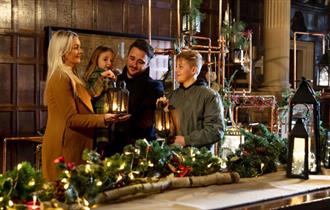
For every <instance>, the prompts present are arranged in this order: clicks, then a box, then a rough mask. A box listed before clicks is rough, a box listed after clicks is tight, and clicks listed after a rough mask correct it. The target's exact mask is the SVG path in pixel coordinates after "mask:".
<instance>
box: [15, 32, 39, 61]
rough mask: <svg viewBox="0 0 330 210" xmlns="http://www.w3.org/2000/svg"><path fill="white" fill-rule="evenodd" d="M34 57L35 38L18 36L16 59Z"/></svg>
mask: <svg viewBox="0 0 330 210" xmlns="http://www.w3.org/2000/svg"><path fill="white" fill-rule="evenodd" d="M35 56H36V49H35V37H24V36H19V38H18V57H20V58H34V57H35Z"/></svg>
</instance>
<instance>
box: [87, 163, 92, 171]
mask: <svg viewBox="0 0 330 210" xmlns="http://www.w3.org/2000/svg"><path fill="white" fill-rule="evenodd" d="M85 172H86V173H90V172H92V169H91V165H90V164H86V166H85Z"/></svg>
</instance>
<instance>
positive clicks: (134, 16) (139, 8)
mask: <svg viewBox="0 0 330 210" xmlns="http://www.w3.org/2000/svg"><path fill="white" fill-rule="evenodd" d="M144 12H146V13H148V11H147V7H144V6H143V4H130V5H127V21H128V22H129V24H128V25H127V32H128V33H131V34H144V33H145V32H144V33H143V31H142V27H143V25H144V24H148V23H147V22H145V20H143V13H144ZM141 20H143V22H142V23H141Z"/></svg>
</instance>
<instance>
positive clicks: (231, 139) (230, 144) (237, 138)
mask: <svg viewBox="0 0 330 210" xmlns="http://www.w3.org/2000/svg"><path fill="white" fill-rule="evenodd" d="M243 143H244V136H243V135H241V132H240V130H239V128H237V127H231V128H227V129H226V132H225V136H224V141H223V144H222V147H226V148H229V149H231V150H232V151H235V150H237V149H239V145H240V144H243Z"/></svg>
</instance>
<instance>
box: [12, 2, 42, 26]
mask: <svg viewBox="0 0 330 210" xmlns="http://www.w3.org/2000/svg"><path fill="white" fill-rule="evenodd" d="M17 2H18V5H17V12H18V27H19V29H20V30H35V26H36V25H35V23H36V2H37V1H36V0H19V1H17Z"/></svg>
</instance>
